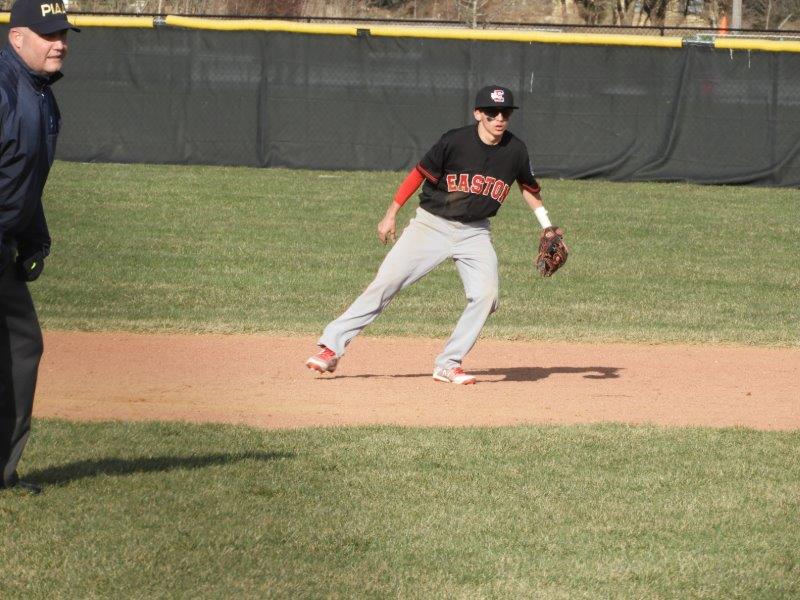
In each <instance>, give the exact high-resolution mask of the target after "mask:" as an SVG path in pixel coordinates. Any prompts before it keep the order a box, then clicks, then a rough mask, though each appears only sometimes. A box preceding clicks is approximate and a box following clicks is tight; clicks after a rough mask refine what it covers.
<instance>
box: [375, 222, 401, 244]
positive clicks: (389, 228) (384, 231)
mask: <svg viewBox="0 0 800 600" xmlns="http://www.w3.org/2000/svg"><path fill="white" fill-rule="evenodd" d="M378 239H379V240H380V241H381V242H382V243H383V244H384V245H385V244H388V243H389V242H392V243H394V242H395V240H396V239H397V229H396V224H395V218H394V217H393V216H390V215H387V216H385V217H383V219H382V220H381V222H380V223H378Z"/></svg>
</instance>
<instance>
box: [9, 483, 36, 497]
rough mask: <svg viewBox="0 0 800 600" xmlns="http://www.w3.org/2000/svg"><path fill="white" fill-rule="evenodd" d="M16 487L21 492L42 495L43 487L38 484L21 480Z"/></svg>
mask: <svg viewBox="0 0 800 600" xmlns="http://www.w3.org/2000/svg"><path fill="white" fill-rule="evenodd" d="M14 487H15V488H16V489H18V490H19V491H21V492H28V493H29V494H33V495H34V496H35V495H38V494H41V493H42V486H40V485H39V484H38V483H33V482H32V481H25V480H23V479H20V480H19V481H18V482H17V484H16V485H15V486H14Z"/></svg>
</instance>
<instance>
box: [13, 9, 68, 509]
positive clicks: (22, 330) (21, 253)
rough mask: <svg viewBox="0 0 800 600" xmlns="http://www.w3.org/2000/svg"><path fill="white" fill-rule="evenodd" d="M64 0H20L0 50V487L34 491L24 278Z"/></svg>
mask: <svg viewBox="0 0 800 600" xmlns="http://www.w3.org/2000/svg"><path fill="white" fill-rule="evenodd" d="M69 29H73V30H75V31H78V30H77V29H75V27H73V26H72V25H71V24H70V23H69V21H67V13H66V10H65V9H64V3H63V2H62V1H61V0H55V1H53V2H48V1H47V0H17V1H16V2H15V3H14V6H13V7H12V8H11V21H10V28H9V32H8V43H7V44H6V46H5V47H4V48H3V49H2V50H0V475H2V480H0V484H2V485H0V488H13V487H18V488H20V489H23V490H26V491H28V492H31V493H39V492H40V491H41V488H40V487H39V486H38V485H36V484H34V483H30V482H25V481H21V480H20V479H19V476H18V475H17V464H18V463H19V460H20V457H21V456H22V451H23V449H24V448H25V443H26V442H27V440H28V435H29V433H30V428H31V413H32V410H33V394H34V390H35V389H36V375H37V373H38V370H39V359H40V358H41V356H42V330H41V329H40V327H39V320H38V318H37V317H36V309H35V308H34V306H33V300H32V298H31V294H30V292H29V291H28V285H27V282H29V281H33V280H35V279H36V278H37V277H38V276H39V275H40V274H41V272H42V268H43V267H44V259H45V257H46V256H47V255H48V254H49V252H50V233H49V231H48V229H47V221H46V220H45V217H44V209H43V207H42V190H43V188H44V184H45V181H46V180H47V175H48V173H49V172H50V166H51V165H52V164H53V156H54V154H55V150H56V138H57V137H58V131H59V127H60V124H61V115H60V113H59V111H58V105H57V104H56V99H55V97H54V96H53V92H52V91H51V89H50V86H51V85H52V84H53V83H55V82H56V81H57V80H59V79H60V78H61V65H62V64H63V62H64V58H65V57H66V55H67V30H69Z"/></svg>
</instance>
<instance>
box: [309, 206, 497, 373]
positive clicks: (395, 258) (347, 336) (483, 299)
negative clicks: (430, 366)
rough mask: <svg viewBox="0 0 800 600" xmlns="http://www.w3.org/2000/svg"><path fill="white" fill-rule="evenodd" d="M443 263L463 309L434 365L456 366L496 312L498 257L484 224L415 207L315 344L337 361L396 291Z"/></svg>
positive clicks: (488, 228) (486, 224)
mask: <svg viewBox="0 0 800 600" xmlns="http://www.w3.org/2000/svg"><path fill="white" fill-rule="evenodd" d="M448 258H451V259H453V261H454V262H455V263H456V268H457V269H458V274H459V275H460V276H461V281H462V282H463V284H464V292H465V294H466V296H467V306H466V308H465V309H464V312H463V313H462V315H461V318H460V319H459V320H458V323H457V324H456V327H455V329H454V330H453V333H452V335H451V336H450V339H449V340H448V341H447V343H446V344H445V347H444V351H443V352H442V353H441V354H440V355H439V356H438V357H437V358H436V366H438V367H442V368H446V369H450V368H452V367H456V366H459V365H460V364H461V362H462V361H463V360H464V357H465V356H466V355H467V353H468V352H469V351H470V350H471V349H472V347H473V346H474V345H475V342H476V341H477V339H478V336H479V335H480V333H481V330H482V329H483V325H484V323H486V319H487V318H488V317H489V315H490V314H491V313H493V312H494V311H495V310H497V299H498V280H499V276H498V271H497V254H496V253H495V251H494V246H492V238H491V233H490V226H489V219H484V220H482V221H475V222H472V223H460V222H458V221H449V220H447V219H443V218H441V217H437V216H436V215H433V214H431V213H429V212H428V211H426V210H424V209H422V208H417V212H416V215H415V217H414V218H413V219H412V220H411V222H410V223H409V225H408V227H406V229H405V230H404V231H403V234H402V235H401V236H400V239H398V240H397V243H396V244H395V245H394V246H393V247H392V249H391V250H390V251H389V253H388V254H387V255H386V258H385V259H384V260H383V263H382V264H381V266H380V269H378V274H377V275H376V276H375V279H374V280H373V281H372V283H370V284H369V286H367V289H366V290H364V292H363V293H362V294H361V295H360V296H359V297H358V298H357V299H356V300H355V302H353V304H351V305H350V307H349V308H348V309H347V310H346V311H345V312H344V313H343V314H342V315H341V316H340V317H339V318H338V319H336V320H334V321H332V322H331V323H330V324H329V325H328V326H327V327H326V328H325V330H324V331H323V332H322V336H321V337H320V338H319V342H318V343H319V344H320V345H324V346H327V347H328V348H330V349H331V350H333V351H334V352H336V354H337V356H343V355H344V353H345V350H346V347H347V344H348V343H350V340H352V339H353V338H354V337H355V336H356V335H358V334H359V333H360V332H361V330H362V329H364V328H365V327H366V326H367V325H369V324H370V323H372V322H373V321H374V320H375V319H376V318H377V317H378V315H380V314H381V312H383V309H384V308H386V306H387V305H388V304H389V302H391V301H392V298H394V297H395V296H396V295H397V294H398V293H399V292H400V290H402V289H403V288H405V287H406V286H409V285H411V284H412V283H414V282H416V281H418V280H419V279H421V278H422V277H424V276H425V275H427V274H428V273H430V272H431V271H432V270H433V269H434V268H436V267H437V266H438V265H440V264H441V263H442V262H444V261H445V260H447V259H448Z"/></svg>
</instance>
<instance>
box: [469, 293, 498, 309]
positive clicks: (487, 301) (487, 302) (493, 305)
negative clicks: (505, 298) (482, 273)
mask: <svg viewBox="0 0 800 600" xmlns="http://www.w3.org/2000/svg"><path fill="white" fill-rule="evenodd" d="M469 301H470V302H473V303H475V304H480V305H482V306H486V307H488V308H489V312H490V313H493V312H494V311H496V310H497V306H498V303H499V298H498V293H497V288H494V289H492V288H486V289H485V290H481V291H479V292H477V293H475V294H473V295H472V296H471V297H470V298H469Z"/></svg>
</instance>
